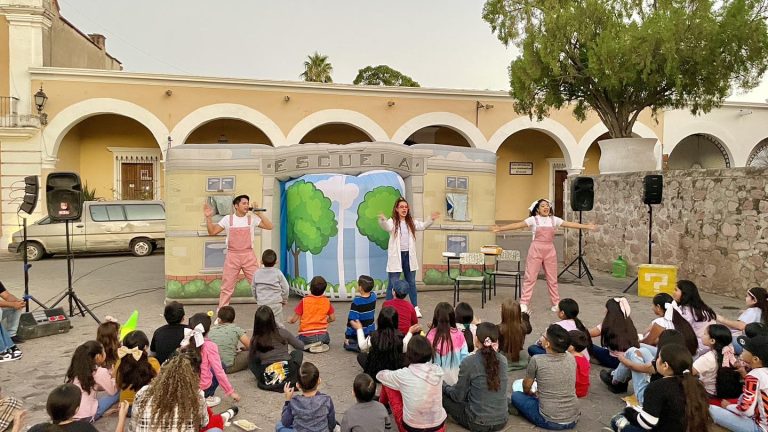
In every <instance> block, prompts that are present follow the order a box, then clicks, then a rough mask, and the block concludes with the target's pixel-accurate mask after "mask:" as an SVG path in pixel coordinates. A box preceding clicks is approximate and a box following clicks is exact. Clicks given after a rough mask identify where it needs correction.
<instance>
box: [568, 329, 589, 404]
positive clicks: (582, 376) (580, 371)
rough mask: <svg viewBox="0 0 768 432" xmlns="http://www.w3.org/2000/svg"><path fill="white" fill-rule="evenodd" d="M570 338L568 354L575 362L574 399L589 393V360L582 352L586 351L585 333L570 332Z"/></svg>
mask: <svg viewBox="0 0 768 432" xmlns="http://www.w3.org/2000/svg"><path fill="white" fill-rule="evenodd" d="M568 336H569V337H570V338H571V346H569V347H568V352H569V353H571V355H573V359H574V360H576V397H579V398H583V397H586V396H587V393H589V369H590V365H589V359H588V358H586V357H584V350H585V349H587V346H588V344H589V340H588V339H587V335H586V333H584V332H583V331H581V330H571V331H569V332H568Z"/></svg>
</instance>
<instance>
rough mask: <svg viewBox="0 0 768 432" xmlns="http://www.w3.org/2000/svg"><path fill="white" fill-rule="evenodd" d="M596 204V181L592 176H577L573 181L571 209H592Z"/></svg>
mask: <svg viewBox="0 0 768 432" xmlns="http://www.w3.org/2000/svg"><path fill="white" fill-rule="evenodd" d="M594 205H595V181H594V180H593V179H592V177H576V178H575V179H574V180H573V181H572V182H571V210H573V211H590V210H592V207H593V206H594Z"/></svg>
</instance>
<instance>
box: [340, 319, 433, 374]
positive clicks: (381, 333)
mask: <svg viewBox="0 0 768 432" xmlns="http://www.w3.org/2000/svg"><path fill="white" fill-rule="evenodd" d="M376 323H377V327H378V328H377V329H376V330H374V332H373V333H371V335H370V336H368V337H366V336H365V335H364V334H363V326H362V324H360V322H359V321H352V322H351V324H352V327H353V328H355V330H356V331H357V342H358V345H359V346H360V350H361V351H362V352H361V353H359V354H358V355H357V362H358V363H359V364H360V366H361V367H362V368H363V372H365V373H367V374H368V375H370V376H372V377H375V376H376V374H377V373H379V371H382V370H387V369H389V370H395V369H400V368H401V367H403V352H405V347H407V346H408V341H410V340H411V337H412V334H413V333H418V332H420V331H421V327H420V326H419V325H418V324H414V325H413V326H412V327H411V328H410V329H409V331H408V333H406V335H405V337H403V334H402V333H400V330H398V329H397V323H398V317H397V311H396V310H395V308H392V307H385V308H382V309H381V312H379V317H378V318H377V320H376Z"/></svg>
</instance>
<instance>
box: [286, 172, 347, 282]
mask: <svg viewBox="0 0 768 432" xmlns="http://www.w3.org/2000/svg"><path fill="white" fill-rule="evenodd" d="M285 195H286V198H285V201H286V212H287V217H286V222H287V223H286V225H287V228H286V236H287V239H286V243H287V246H288V250H289V251H290V252H291V255H293V275H292V276H293V277H298V276H299V252H309V253H311V254H313V255H317V254H319V253H320V252H321V251H322V250H323V249H324V248H325V246H327V245H328V241H329V240H330V239H331V237H334V236H335V235H336V234H337V233H338V225H337V223H336V214H335V213H334V212H333V209H332V208H331V205H332V203H331V200H330V199H328V197H326V196H325V194H323V191H321V190H320V189H318V188H316V187H315V185H313V184H312V183H309V182H306V181H304V180H299V181H297V182H295V183H293V184H292V185H290V186H289V187H288V188H287V189H286V190H285ZM342 283H343V282H342Z"/></svg>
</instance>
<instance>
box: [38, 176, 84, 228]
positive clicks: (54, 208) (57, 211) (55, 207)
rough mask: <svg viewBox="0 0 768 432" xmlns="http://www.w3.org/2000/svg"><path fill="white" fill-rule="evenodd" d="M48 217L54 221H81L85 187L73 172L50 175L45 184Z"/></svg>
mask: <svg viewBox="0 0 768 432" xmlns="http://www.w3.org/2000/svg"><path fill="white" fill-rule="evenodd" d="M45 197H46V200H47V204H48V216H50V217H51V219H52V220H54V221H67V220H77V219H80V213H81V212H82V210H83V186H82V185H81V184H80V176H79V175H77V174H75V173H72V172H58V173H50V174H48V179H47V181H46V184H45Z"/></svg>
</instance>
